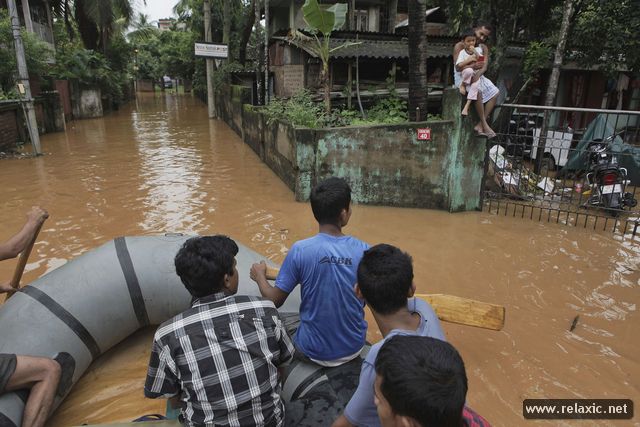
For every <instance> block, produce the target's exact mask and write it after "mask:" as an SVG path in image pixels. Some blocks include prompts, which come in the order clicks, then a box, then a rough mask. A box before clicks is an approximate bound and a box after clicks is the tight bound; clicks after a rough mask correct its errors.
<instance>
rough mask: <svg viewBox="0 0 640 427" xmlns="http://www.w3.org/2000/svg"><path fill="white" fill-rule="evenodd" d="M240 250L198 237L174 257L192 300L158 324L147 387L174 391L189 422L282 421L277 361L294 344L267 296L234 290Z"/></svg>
mask: <svg viewBox="0 0 640 427" xmlns="http://www.w3.org/2000/svg"><path fill="white" fill-rule="evenodd" d="M237 253H238V246H237V245H236V243H235V242H234V241H233V240H231V239H229V238H228V237H226V236H208V237H195V238H192V239H189V240H187V241H186V242H185V243H184V245H183V246H182V248H181V249H180V251H179V252H178V254H177V255H176V258H175V265H176V272H177V274H178V276H180V279H181V280H182V283H184V285H185V287H186V288H187V290H188V291H189V292H190V293H191V295H192V296H193V297H194V301H193V304H192V306H191V308H189V309H188V310H186V311H184V312H183V313H181V314H179V315H177V316H175V317H174V318H172V319H170V320H168V321H167V322H165V323H163V324H162V325H160V327H159V328H158V330H157V331H156V334H155V337H154V340H153V347H152V350H151V359H150V361H149V369H148V372H147V380H146V383H145V388H144V393H145V396H147V397H151V398H157V397H177V398H178V399H179V400H180V406H181V421H182V422H184V423H185V424H186V425H187V426H214V425H215V426H270V427H271V426H273V427H280V426H282V425H283V423H284V405H283V402H282V400H281V399H280V394H279V393H280V385H279V382H278V367H279V366H281V365H282V364H283V363H285V362H287V361H288V360H290V359H291V358H292V355H293V351H294V350H293V344H292V342H291V340H290V338H289V336H288V335H287V332H286V330H285V328H284V324H283V322H282V320H281V319H280V316H279V315H278V311H277V310H276V308H275V306H274V305H273V303H272V302H271V301H269V300H265V299H263V298H259V297H252V296H235V295H234V294H235V293H236V292H237V290H238V271H237V269H236V261H235V255H236V254H237Z"/></svg>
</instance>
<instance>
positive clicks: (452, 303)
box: [267, 267, 505, 331]
mask: <svg viewBox="0 0 640 427" xmlns="http://www.w3.org/2000/svg"><path fill="white" fill-rule="evenodd" d="M279 271H280V270H279V269H278V268H274V267H267V279H268V280H275V278H276V277H277V276H278V272H279ZM415 296H417V297H419V298H423V299H425V300H426V301H427V302H428V303H429V304H431V307H433V309H434V311H435V312H436V315H437V316H438V318H439V319H440V320H442V321H445V322H451V323H457V324H459V325H466V326H475V327H477V328H484V329H491V330H494V331H500V330H502V328H503V327H504V316H505V308H504V306H502V305H497V304H490V303H488V302H482V301H478V300H473V299H469V298H462V297H457V296H454V295H445V294H416V295H415Z"/></svg>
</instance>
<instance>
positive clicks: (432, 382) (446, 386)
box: [374, 335, 490, 427]
mask: <svg viewBox="0 0 640 427" xmlns="http://www.w3.org/2000/svg"><path fill="white" fill-rule="evenodd" d="M374 396H375V397H374V400H375V404H376V408H377V410H378V417H380V423H381V424H382V426H383V427H401V426H411V427H428V426H443V427H444V426H455V427H490V425H489V423H488V422H487V420H485V419H484V418H482V417H481V416H480V415H478V414H477V413H475V412H474V411H473V410H472V409H470V408H468V407H466V406H465V399H466V396H467V374H466V372H465V369H464V362H463V361H462V358H461V357H460V354H459V353H458V352H457V350H456V349H455V348H454V347H453V346H452V345H451V344H449V343H447V342H445V341H441V340H439V339H436V338H431V337H423V336H418V335H396V336H394V337H392V338H391V339H388V340H387V341H386V342H385V343H384V345H383V346H382V348H381V349H380V351H379V352H378V357H377V358H376V382H375V384H374Z"/></svg>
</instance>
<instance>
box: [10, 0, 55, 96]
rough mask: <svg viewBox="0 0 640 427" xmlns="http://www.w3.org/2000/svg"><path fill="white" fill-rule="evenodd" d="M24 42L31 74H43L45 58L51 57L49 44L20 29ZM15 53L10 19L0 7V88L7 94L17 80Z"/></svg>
mask: <svg viewBox="0 0 640 427" xmlns="http://www.w3.org/2000/svg"><path fill="white" fill-rule="evenodd" d="M20 33H21V35H22V41H23V44H24V51H25V57H26V60H27V69H28V70H29V74H30V75H31V76H38V75H43V74H45V72H46V70H47V59H48V58H52V57H53V53H52V52H51V50H50V49H49V46H48V45H47V44H46V43H44V42H42V41H40V39H38V37H37V36H35V35H34V34H32V33H29V32H27V31H25V30H24V29H23V30H21V31H20ZM17 69H18V65H17V63H16V53H15V48H14V43H13V32H12V30H11V20H10V18H9V13H8V11H7V10H6V9H0V90H2V92H3V93H4V94H5V95H4V96H5V97H6V96H8V94H11V93H15V92H14V88H15V84H16V82H17Z"/></svg>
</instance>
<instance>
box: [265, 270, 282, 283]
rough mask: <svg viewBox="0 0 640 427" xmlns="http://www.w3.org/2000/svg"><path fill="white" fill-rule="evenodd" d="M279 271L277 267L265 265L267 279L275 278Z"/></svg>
mask: <svg viewBox="0 0 640 427" xmlns="http://www.w3.org/2000/svg"><path fill="white" fill-rule="evenodd" d="M279 272H280V269H279V268H275V267H267V280H276V277H278V273H279Z"/></svg>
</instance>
